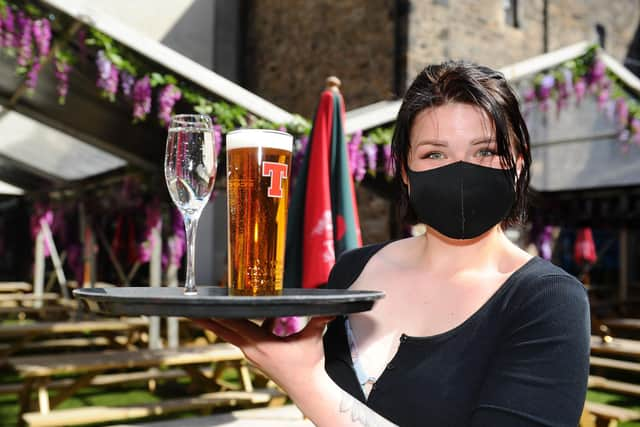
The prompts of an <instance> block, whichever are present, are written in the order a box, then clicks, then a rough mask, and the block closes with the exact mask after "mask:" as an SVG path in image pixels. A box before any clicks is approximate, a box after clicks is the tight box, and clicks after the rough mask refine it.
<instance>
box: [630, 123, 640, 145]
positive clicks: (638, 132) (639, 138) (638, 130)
mask: <svg viewBox="0 0 640 427" xmlns="http://www.w3.org/2000/svg"><path fill="white" fill-rule="evenodd" d="M631 140H632V141H633V142H634V144H637V145H640V120H638V119H637V118H635V117H634V118H633V119H632V120H631Z"/></svg>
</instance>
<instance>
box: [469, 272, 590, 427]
mask: <svg viewBox="0 0 640 427" xmlns="http://www.w3.org/2000/svg"><path fill="white" fill-rule="evenodd" d="M529 289H530V292H528V293H527V294H528V295H527V298H526V299H525V300H523V301H522V303H520V304H519V305H518V306H517V307H514V308H513V309H510V310H509V312H508V313H507V314H506V318H505V319H504V320H505V322H506V323H505V324H506V325H508V326H507V327H506V328H505V337H504V339H503V341H502V342H503V343H504V344H503V345H502V347H501V348H499V349H497V351H496V354H495V357H494V359H493V360H492V364H491V366H490V369H489V372H488V373H487V376H486V380H485V383H484V384H483V386H482V389H481V392H480V394H479V396H480V397H479V401H478V402H477V405H476V407H475V410H474V413H473V416H472V422H471V425H472V426H473V427H503V426H504V427H507V426H509V427H515V426H531V427H533V426H571V427H575V426H577V425H578V421H579V419H580V414H581V412H582V408H583V406H584V399H585V396H586V390H587V380H588V376H589V336H590V324H589V323H590V317H589V303H588V299H587V295H586V291H585V289H584V287H583V286H582V284H581V283H579V282H578V281H577V280H575V279H574V278H573V277H571V276H569V275H560V274H558V275H556V274H553V275H547V276H543V277H539V278H537V279H536V280H535V283H532V284H531V286H530V287H529Z"/></svg>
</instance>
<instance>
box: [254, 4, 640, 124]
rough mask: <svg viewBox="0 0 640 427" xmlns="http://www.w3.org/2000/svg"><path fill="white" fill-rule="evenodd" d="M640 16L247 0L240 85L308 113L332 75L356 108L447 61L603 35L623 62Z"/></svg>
mask: <svg viewBox="0 0 640 427" xmlns="http://www.w3.org/2000/svg"><path fill="white" fill-rule="evenodd" d="M639 19H640V3H639V2H638V0H615V1H601V0H556V1H549V0H527V1H518V0H395V1H394V0H341V1H335V0H313V1H298V0H249V1H248V2H247V3H246V34H245V37H246V38H245V57H244V61H245V68H244V74H245V84H246V86H247V87H248V88H249V89H250V90H252V91H255V92H256V93H257V94H259V95H260V96H263V97H265V98H267V99H269V100H271V101H273V102H274V103H276V104H277V105H280V106H281V107H283V108H285V109H287V110H289V111H292V112H298V113H301V114H303V115H305V116H310V115H311V114H313V108H314V107H315V105H314V102H315V98H316V97H317V94H318V92H319V91H320V90H321V89H322V85H323V84H324V78H325V77H326V76H328V75H331V74H335V75H337V76H339V77H340V78H341V79H342V81H343V93H344V96H345V101H346V104H347V109H353V108H357V107H361V106H363V105H367V104H370V103H373V102H376V101H380V100H383V99H392V98H397V97H399V96H401V95H402V93H403V92H404V90H405V88H406V85H407V82H410V81H411V79H412V78H413V76H415V75H416V73H417V72H419V71H420V70H421V69H422V68H423V67H424V66H425V65H426V64H428V63H432V62H439V61H442V60H445V59H466V60H472V61H475V62H479V63H482V64H485V65H489V66H493V67H502V66H505V65H508V64H511V63H514V62H517V61H520V60H523V59H526V58H529V57H532V56H535V55H539V54H541V53H544V52H546V51H549V50H555V49H558V48H560V47H563V46H566V45H569V44H572V43H576V42H579V41H582V40H594V41H597V40H598V35H600V37H601V38H602V39H603V40H604V42H605V43H606V49H607V51H608V52H610V53H611V54H613V56H614V57H615V58H616V59H618V60H621V61H623V60H624V59H625V58H626V57H627V56H628V51H629V46H630V44H631V41H632V39H633V37H634V34H635V32H636V30H637V28H638V21H639Z"/></svg>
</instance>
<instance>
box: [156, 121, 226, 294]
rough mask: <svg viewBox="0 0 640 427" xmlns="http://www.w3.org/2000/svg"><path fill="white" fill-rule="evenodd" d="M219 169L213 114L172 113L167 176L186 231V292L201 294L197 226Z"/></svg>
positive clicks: (165, 158)
mask: <svg viewBox="0 0 640 427" xmlns="http://www.w3.org/2000/svg"><path fill="white" fill-rule="evenodd" d="M216 169H217V159H216V152H215V144H214V140H213V124H212V123H211V118H210V117H209V116H204V115H200V114H178V115H175V116H173V117H172V118H171V124H170V125H169V135H168V136H167V150H166V152H165V157H164V176H165V179H166V181H167V188H168V189H169V194H170V195H171V199H172V200H173V203H175V205H176V206H177V207H178V209H179V210H180V213H181V214H182V218H183V219H184V225H185V228H186V232H187V278H186V282H185V289H184V294H185V295H197V294H198V291H197V290H196V285H195V280H194V274H195V244H196V230H197V228H198V219H200V214H201V213H202V210H203V209H204V207H205V205H206V204H207V201H208V200H209V196H211V191H212V190H213V183H214V181H215V177H216Z"/></svg>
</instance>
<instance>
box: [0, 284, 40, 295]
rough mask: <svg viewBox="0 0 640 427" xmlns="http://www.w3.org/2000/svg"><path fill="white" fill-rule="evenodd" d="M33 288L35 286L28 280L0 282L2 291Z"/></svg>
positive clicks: (12, 291)
mask: <svg viewBox="0 0 640 427" xmlns="http://www.w3.org/2000/svg"><path fill="white" fill-rule="evenodd" d="M32 290H33V286H31V284H30V283H27V282H0V292H2V293H5V292H6V293H15V292H31V291H32Z"/></svg>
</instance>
